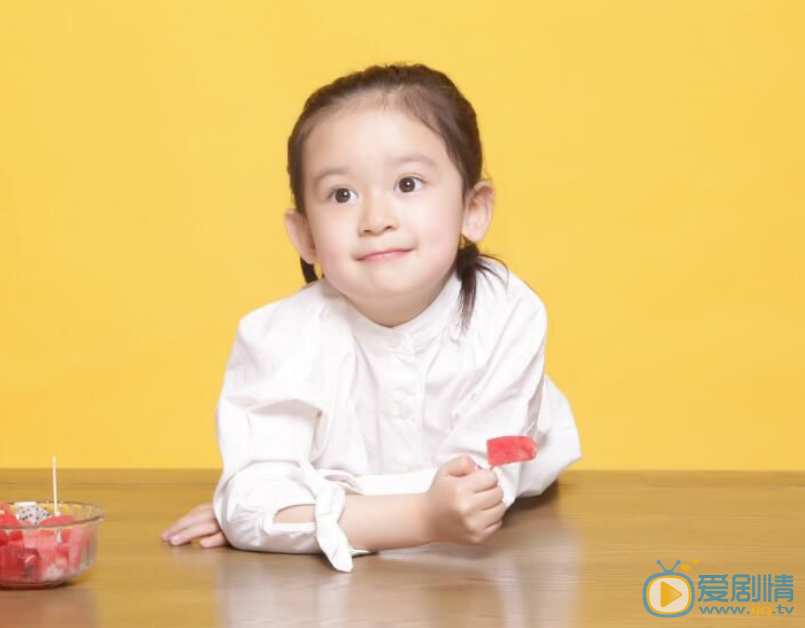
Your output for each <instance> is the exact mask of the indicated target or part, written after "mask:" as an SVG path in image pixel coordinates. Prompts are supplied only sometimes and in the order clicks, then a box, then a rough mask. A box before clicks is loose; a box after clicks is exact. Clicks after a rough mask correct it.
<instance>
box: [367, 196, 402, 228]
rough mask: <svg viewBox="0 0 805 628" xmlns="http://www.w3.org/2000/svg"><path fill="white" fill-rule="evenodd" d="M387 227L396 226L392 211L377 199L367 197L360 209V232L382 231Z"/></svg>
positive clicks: (395, 218)
mask: <svg viewBox="0 0 805 628" xmlns="http://www.w3.org/2000/svg"><path fill="white" fill-rule="evenodd" d="M389 227H397V217H396V216H395V214H394V211H393V210H391V209H389V207H388V206H387V204H386V203H384V202H383V201H381V200H379V199H376V198H373V199H367V200H366V201H365V202H364V204H363V207H362V211H361V224H360V230H361V233H382V232H383V231H385V230H386V229H388V228H389Z"/></svg>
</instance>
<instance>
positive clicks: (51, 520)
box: [39, 515, 75, 526]
mask: <svg viewBox="0 0 805 628" xmlns="http://www.w3.org/2000/svg"><path fill="white" fill-rule="evenodd" d="M73 521H75V517H73V516H72V515H58V516H54V517H48V518H47V519H43V520H42V521H40V522H39V525H40V526H54V525H58V524H65V523H72V522H73Z"/></svg>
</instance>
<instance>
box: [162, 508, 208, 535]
mask: <svg viewBox="0 0 805 628" xmlns="http://www.w3.org/2000/svg"><path fill="white" fill-rule="evenodd" d="M210 519H215V515H214V514H213V512H212V506H210V507H209V509H207V508H204V505H203V504H202V506H196V508H194V509H193V510H191V511H190V512H189V513H187V514H186V515H185V516H184V517H182V518H181V519H179V520H177V521H174V522H173V523H172V524H171V525H170V527H168V529H167V530H165V531H164V532H163V533H162V540H163V541H167V540H168V539H169V538H171V537H172V536H174V535H176V534H177V533H179V532H181V531H182V530H184V529H185V528H187V527H189V526H191V525H194V524H196V523H199V522H201V521H209V520H210Z"/></svg>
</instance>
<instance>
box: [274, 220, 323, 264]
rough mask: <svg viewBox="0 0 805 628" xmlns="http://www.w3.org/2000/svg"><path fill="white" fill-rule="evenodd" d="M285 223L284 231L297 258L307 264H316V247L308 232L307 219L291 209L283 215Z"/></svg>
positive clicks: (308, 224)
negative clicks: (296, 253) (297, 255)
mask: <svg viewBox="0 0 805 628" xmlns="http://www.w3.org/2000/svg"><path fill="white" fill-rule="evenodd" d="M282 218H283V220H284V221H285V230H286V231H287V232H288V237H289V238H290V239H291V243H292V244H293V246H294V248H295V249H296V251H297V252H298V253H299V256H300V257H301V258H302V259H303V260H305V261H306V262H307V263H308V264H310V265H311V266H312V265H315V264H316V245H315V244H314V243H313V234H312V233H311V231H310V223H308V220H307V218H305V217H304V216H303V215H302V214H300V213H299V212H298V211H296V209H295V208H291V209H289V210H287V211H286V212H285V214H284V215H283V217H282Z"/></svg>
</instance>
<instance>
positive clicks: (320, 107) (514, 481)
mask: <svg viewBox="0 0 805 628" xmlns="http://www.w3.org/2000/svg"><path fill="white" fill-rule="evenodd" d="M482 161H483V159H482V151H481V142H480V138H479V132H478V126H477V123H476V118H475V111H474V110H473V108H472V106H471V105H470V103H469V102H468V101H467V100H466V99H465V98H464V97H463V95H462V94H461V93H460V92H459V90H458V89H457V88H456V86H455V85H454V84H453V82H452V81H451V80H450V79H449V78H448V77H447V76H446V75H445V74H443V73H441V72H438V71H435V70H432V69H430V68H428V67H426V66H424V65H390V66H373V67H369V68H367V69H365V70H363V71H361V72H356V73H354V74H350V75H348V76H344V77H341V78H339V79H337V80H336V81H334V82H333V83H331V84H330V85H326V86H324V87H322V88H320V89H319V90H317V91H316V92H315V93H314V94H313V95H311V96H310V98H308V100H307V102H306V103H305V107H304V110H303V112H302V115H301V116H300V118H299V120H298V121H297V123H296V125H295V126H294V129H293V132H292V134H291V136H290V138H289V140H288V173H289V175H290V180H291V189H292V192H293V197H294V201H295V205H296V207H295V208H294V209H291V210H289V211H287V212H286V214H285V216H284V218H285V226H286V229H287V231H288V235H289V236H290V239H291V241H292V243H293V245H294V247H295V248H296V250H297V251H298V252H299V255H300V257H301V265H302V271H303V274H304V277H305V280H306V282H307V285H306V286H305V287H304V288H302V289H301V290H299V291H298V292H297V293H296V294H294V295H293V296H291V297H289V298H286V299H282V300H280V301H277V302H275V303H271V304H269V305H266V306H264V307H262V308H260V309H258V310H256V311H254V312H252V313H251V314H249V315H247V316H245V317H244V318H243V319H242V320H241V322H240V325H239V327H238V331H237V335H236V338H235V343H234V347H233V349H232V353H231V357H230V359H229V363H228V365H227V368H226V373H225V377H224V384H223V390H222V392H221V397H220V401H219V403H218V406H217V412H216V414H217V429H218V439H219V444H220V449H221V456H222V458H223V474H222V475H221V479H220V481H219V483H218V486H217V488H216V490H215V495H214V499H213V504H212V506H210V505H202V506H199V507H198V508H196V509H194V510H193V511H191V512H190V513H189V514H188V515H186V516H185V517H183V518H182V519H180V520H179V521H177V522H176V523H174V524H173V525H172V526H171V527H170V528H168V530H166V531H165V532H164V533H163V539H165V540H170V542H171V543H173V544H175V545H178V544H182V543H186V542H188V541H190V540H191V539H193V538H197V537H204V538H203V540H202V541H201V544H202V545H203V546H205V547H213V546H216V545H222V544H224V543H226V542H227V541H228V542H229V543H230V544H231V545H233V546H234V547H237V548H240V549H245V550H255V551H264V552H290V553H318V552H323V553H324V554H325V555H326V556H327V558H328V559H329V560H330V562H331V563H332V565H333V566H334V567H335V568H336V569H339V570H341V571H351V569H352V558H353V557H354V556H357V555H361V554H366V553H369V552H373V551H378V550H383V549H393V548H402V547H412V546H417V545H422V544H426V543H431V542H435V541H449V542H455V543H463V544H479V543H484V542H485V541H487V540H488V539H490V538H491V537H492V535H494V534H495V532H497V531H498V530H499V529H500V527H501V525H502V520H503V515H504V513H505V511H506V509H507V508H508V507H509V506H510V505H511V504H512V503H513V502H514V500H515V498H517V497H518V496H521V495H523V496H529V495H538V494H540V493H542V492H543V491H544V490H545V489H546V488H547V487H548V486H549V485H550V484H551V483H552V482H553V481H554V480H555V479H556V478H557V476H558V475H559V473H560V472H561V471H562V470H563V469H565V468H566V467H567V466H568V465H570V464H572V463H573V462H575V461H577V460H579V459H580V458H581V448H580V444H579V438H578V433H577V431H576V426H575V423H574V420H573V415H572V413H571V410H570V407H569V405H568V402H567V400H566V399H565V397H564V396H563V395H562V393H561V392H559V390H558V389H557V388H556V387H555V386H554V385H553V383H552V382H551V381H550V380H549V379H548V377H547V376H545V374H544V364H545V334H546V313H545V307H544V305H543V303H542V301H541V300H540V299H539V297H538V296H537V295H536V294H535V293H534V292H533V291H532V290H531V289H530V288H529V287H528V286H527V285H526V284H525V283H524V282H523V281H522V280H520V279H518V278H517V277H516V276H515V275H514V274H512V273H511V272H509V271H508V269H506V267H505V266H504V265H503V264H502V263H500V262H499V261H498V260H496V259H495V258H492V257H491V256H486V255H481V254H480V253H479V250H478V248H477V246H476V243H477V242H479V241H480V240H481V239H482V238H483V237H484V235H485V234H486V232H487V230H488V229H489V225H490V222H491V219H492V210H493V202H494V190H493V187H492V184H491V183H490V182H489V181H488V180H486V179H482V178H481V166H482ZM316 265H318V266H319V267H320V271H321V276H319V275H318V273H317V271H316V268H315V266H316ZM518 434H519V435H530V436H531V437H532V438H533V439H534V440H535V441H536V442H537V446H538V451H537V457H536V458H535V459H534V460H532V461H529V462H526V463H521V464H509V465H506V466H503V467H496V468H494V469H488V468H486V467H487V466H488V463H487V461H486V441H487V439H489V438H492V437H495V436H503V435H518Z"/></svg>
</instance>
